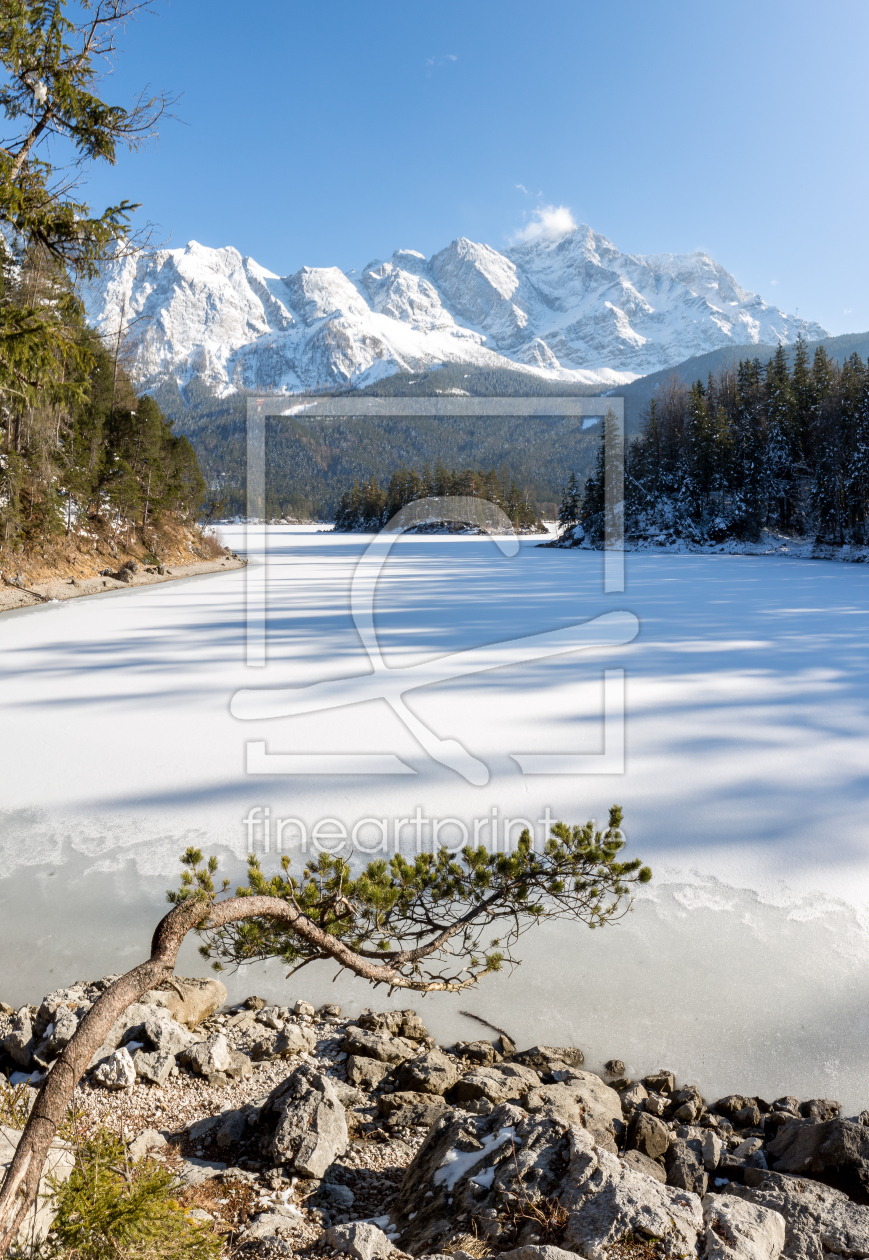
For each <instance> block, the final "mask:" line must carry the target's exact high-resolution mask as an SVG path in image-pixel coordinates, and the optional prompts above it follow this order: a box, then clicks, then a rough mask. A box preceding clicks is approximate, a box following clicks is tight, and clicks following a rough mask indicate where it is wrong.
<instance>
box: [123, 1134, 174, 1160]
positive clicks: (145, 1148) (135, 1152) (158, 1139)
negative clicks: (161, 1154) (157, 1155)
mask: <svg viewBox="0 0 869 1260" xmlns="http://www.w3.org/2000/svg"><path fill="white" fill-rule="evenodd" d="M165 1145H166V1139H165V1138H164V1136H163V1134H162V1133H158V1132H157V1130H156V1129H145V1130H143V1132H141V1133H140V1134H139V1135H138V1137H135V1138H133V1140H132V1142H131V1143H130V1145H129V1146H128V1147H127V1150H128V1151H129V1154H130V1158H131V1159H134V1160H136V1159H143V1158H144V1157H145V1156H146V1155H147V1154H148V1152H149V1151H156V1150H159V1149H160V1147H161V1146H165Z"/></svg>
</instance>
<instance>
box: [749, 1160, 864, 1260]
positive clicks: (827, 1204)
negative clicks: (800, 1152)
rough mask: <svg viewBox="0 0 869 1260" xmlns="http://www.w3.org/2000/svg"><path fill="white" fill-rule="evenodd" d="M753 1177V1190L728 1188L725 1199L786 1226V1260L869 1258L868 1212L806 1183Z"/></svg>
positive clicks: (777, 1177)
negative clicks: (746, 1205)
mask: <svg viewBox="0 0 869 1260" xmlns="http://www.w3.org/2000/svg"><path fill="white" fill-rule="evenodd" d="M753 1176H754V1177H755V1178H756V1179H757V1180H756V1183H755V1184H754V1185H751V1186H737V1185H731V1186H728V1187H727V1189H726V1191H725V1194H726V1196H727V1197H728V1198H730V1197H733V1198H735V1199H741V1200H743V1201H744V1202H748V1203H755V1204H758V1205H759V1206H761V1207H765V1208H769V1209H771V1210H772V1211H774V1212H778V1213H779V1215H780V1216H781V1217H782V1218H783V1219H784V1223H785V1241H784V1250H783V1252H782V1255H783V1256H785V1257H786V1260H822V1258H825V1257H828V1256H869V1207H863V1206H862V1205H860V1204H856V1203H851V1202H850V1200H849V1199H848V1197H847V1195H845V1194H843V1193H842V1192H841V1191H840V1190H834V1189H832V1188H831V1187H829V1186H825V1185H821V1184H820V1183H819V1182H816V1181H809V1180H807V1179H806V1178H802V1177H789V1176H784V1175H782V1174H780V1173H774V1172H766V1173H764V1172H761V1173H755V1174H753Z"/></svg>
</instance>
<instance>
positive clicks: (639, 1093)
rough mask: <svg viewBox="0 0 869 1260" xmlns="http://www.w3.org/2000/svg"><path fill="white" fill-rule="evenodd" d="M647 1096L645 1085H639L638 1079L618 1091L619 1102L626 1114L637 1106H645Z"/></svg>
mask: <svg viewBox="0 0 869 1260" xmlns="http://www.w3.org/2000/svg"><path fill="white" fill-rule="evenodd" d="M648 1097H649V1095H648V1092H647V1090H646V1087H645V1085H641V1084H640V1083H639V1081H636V1082H635V1083H634V1084H633V1085H629V1086H628V1087H627V1089H623V1090H621V1091H620V1092H619V1102H620V1104H621V1107H622V1110H623V1111H624V1112H625V1113H626V1114H630V1112H632V1111H636V1109H637V1108H638V1107H645V1104H646V1101H647V1099H648Z"/></svg>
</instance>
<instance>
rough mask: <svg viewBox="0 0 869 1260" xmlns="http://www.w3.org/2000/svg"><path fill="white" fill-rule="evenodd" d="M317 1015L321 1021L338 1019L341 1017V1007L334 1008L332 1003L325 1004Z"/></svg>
mask: <svg viewBox="0 0 869 1260" xmlns="http://www.w3.org/2000/svg"><path fill="white" fill-rule="evenodd" d="M317 1013H318V1015H319V1016H320V1018H321V1019H338V1018H339V1017H340V1015H341V1007H340V1006H336V1005H335V1003H334V1002H327V1003H326V1005H325V1006H321V1007H320V1009H319V1011H318V1012H317Z"/></svg>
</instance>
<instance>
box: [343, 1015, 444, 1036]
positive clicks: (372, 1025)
mask: <svg viewBox="0 0 869 1260" xmlns="http://www.w3.org/2000/svg"><path fill="white" fill-rule="evenodd" d="M356 1022H357V1024H358V1025H359V1027H360V1028H364V1029H365V1030H366V1031H367V1032H385V1033H388V1034H389V1035H390V1036H392V1037H406V1038H407V1039H408V1040H409V1041H427V1040H428V1039H429V1035H428V1029H427V1028H426V1026H425V1024H423V1022H422V1020H421V1019H420V1017H419V1016H418V1015H417V1013H416V1011H412V1010H406V1011H363V1012H362V1013H361V1014H360V1016H359V1018H358V1020H357V1021H356Z"/></svg>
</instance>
